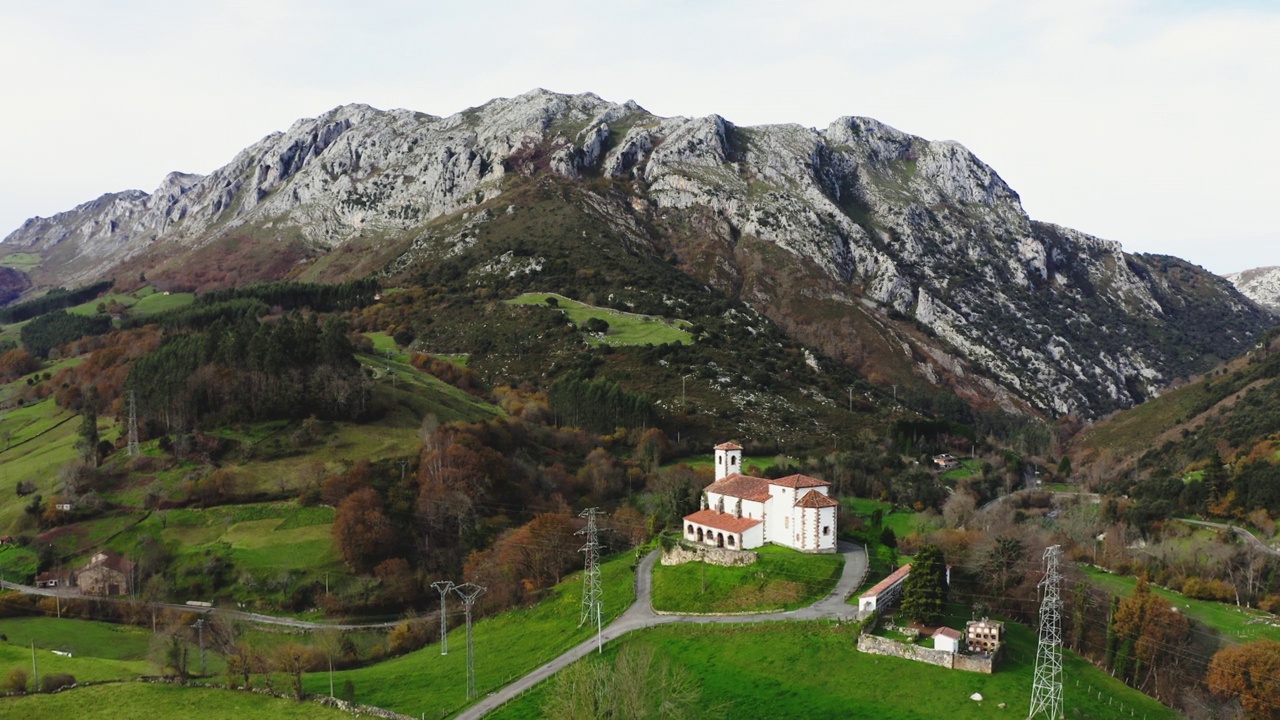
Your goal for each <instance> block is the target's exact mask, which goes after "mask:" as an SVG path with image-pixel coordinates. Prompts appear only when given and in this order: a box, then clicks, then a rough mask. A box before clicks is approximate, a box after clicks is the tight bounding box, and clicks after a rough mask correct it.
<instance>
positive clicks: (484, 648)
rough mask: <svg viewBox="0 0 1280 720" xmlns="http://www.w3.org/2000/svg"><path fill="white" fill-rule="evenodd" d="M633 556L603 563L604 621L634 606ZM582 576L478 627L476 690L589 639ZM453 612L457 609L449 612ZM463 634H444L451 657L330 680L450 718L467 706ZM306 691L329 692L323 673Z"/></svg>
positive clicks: (425, 656)
mask: <svg viewBox="0 0 1280 720" xmlns="http://www.w3.org/2000/svg"><path fill="white" fill-rule="evenodd" d="M634 563H635V554H634V553H622V554H619V555H615V556H614V557H612V558H610V559H608V560H606V561H605V562H603V563H602V564H601V577H602V580H603V582H604V594H603V601H604V615H605V622H606V623H608V622H609V621H610V619H612V618H614V617H616V616H617V615H619V614H621V613H622V611H623V610H625V609H626V608H627V607H628V606H630V605H631V603H632V602H634V601H635V590H634V572H633V569H632V568H633V565H634ZM581 602H582V578H581V575H580V574H575V575H573V576H570V577H569V578H568V579H566V580H565V581H564V582H562V583H560V585H558V586H557V587H555V588H554V589H552V590H551V591H550V592H549V593H548V597H547V598H546V599H544V600H543V601H542V602H540V603H538V604H537V605H535V606H533V607H530V608H526V609H521V610H513V611H510V612H506V613H503V614H501V615H498V616H496V617H493V618H487V619H484V620H480V621H478V622H476V624H475V629H474V642H475V652H476V661H475V668H476V686H477V688H478V689H479V691H480V694H481V695H484V694H485V693H488V692H492V691H494V690H496V689H498V688H499V687H502V686H503V685H506V684H507V683H509V682H511V681H512V680H515V679H516V678H518V677H521V676H523V675H524V674H525V673H527V672H529V671H531V670H533V669H534V668H536V667H538V666H539V665H541V664H543V663H545V662H547V661H548V660H551V659H552V658H555V657H556V656H558V655H560V654H561V653H563V652H564V651H566V650H568V649H569V648H571V647H573V646H574V645H577V644H578V643H581V642H582V641H583V640H586V639H587V638H589V637H591V628H590V627H579V626H578V620H579V613H580V612H581ZM451 607H452V608H453V609H452V610H451V612H457V606H456V605H453V606H451ZM465 647H466V635H465V631H464V630H463V629H461V628H455V629H453V630H452V631H451V632H450V633H449V654H448V655H443V656H442V655H441V654H440V646H439V645H438V644H432V645H428V646H427V647H425V648H423V649H421V650H418V651H416V652H413V653H409V654H408V655H404V656H402V657H398V658H394V659H392V660H387V661H385V662H381V663H378V664H376V665H371V666H369V667H365V668H360V669H357V670H347V671H343V672H339V673H336V674H335V682H337V683H338V684H339V686H341V684H342V683H344V682H345V681H347V680H351V681H352V682H353V683H354V684H355V690H356V701H357V702H360V703H364V704H366V705H376V706H378V707H384V708H388V709H391V710H395V711H396V712H400V713H404V714H406V715H412V716H415V717H417V716H418V715H419V714H421V713H422V712H424V711H425V712H427V713H428V714H429V715H430V716H432V717H443V716H445V715H447V714H448V715H451V714H453V713H455V712H457V711H458V710H460V709H462V708H463V707H465V706H466V705H468V704H469V703H468V702H467V700H466V652H465ZM306 687H307V691H308V692H312V693H322V692H323V693H328V692H329V675H328V673H313V674H310V675H308V676H307V679H306Z"/></svg>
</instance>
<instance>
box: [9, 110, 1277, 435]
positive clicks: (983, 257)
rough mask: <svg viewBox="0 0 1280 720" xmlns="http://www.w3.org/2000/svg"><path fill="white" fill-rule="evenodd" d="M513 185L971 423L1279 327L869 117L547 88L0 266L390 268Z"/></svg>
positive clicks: (68, 238) (958, 154)
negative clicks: (560, 203)
mask: <svg viewBox="0 0 1280 720" xmlns="http://www.w3.org/2000/svg"><path fill="white" fill-rule="evenodd" d="M522 180H529V181H537V182H555V183H570V184H576V185H577V186H579V187H581V188H583V189H584V190H585V192H583V193H582V194H581V197H583V198H584V201H583V202H584V203H585V204H587V205H589V206H590V208H589V209H590V211H591V212H592V213H594V214H596V215H598V216H599V217H600V218H601V219H602V220H603V221H605V222H607V223H608V224H609V225H610V226H611V227H612V228H614V229H615V230H616V234H617V236H618V237H619V238H623V239H622V240H621V241H622V242H625V243H627V244H628V245H629V246H631V247H632V248H634V250H635V251H636V252H646V253H653V254H659V255H663V256H669V257H670V258H671V259H672V261H673V262H676V263H678V264H679V266H680V267H681V268H682V269H684V270H685V271H686V272H688V273H689V274H691V275H694V276H695V277H697V278H699V279H701V280H703V281H705V282H707V283H708V284H711V285H714V286H716V287H719V288H721V289H724V290H726V291H728V292H730V293H731V294H734V295H735V296H737V297H740V298H741V299H742V300H744V301H746V302H748V303H749V304H751V305H752V306H753V307H755V308H757V309H758V310H759V311H761V312H763V313H765V314H766V315H768V316H769V317H771V318H772V319H774V320H775V321H776V322H778V323H779V324H780V325H781V326H782V327H783V328H785V329H786V330H787V331H788V332H789V333H791V334H792V335H793V336H795V337H797V338H798V339H800V340H802V341H804V342H808V343H810V344H811V345H814V346H816V347H818V348H819V349H821V350H823V351H824V352H826V353H827V354H828V355H831V356H832V357H835V358H838V359H840V360H842V361H845V362H847V363H849V364H851V365H853V366H855V367H858V368H859V369H860V370H862V371H863V372H864V373H865V374H867V375H868V376H869V377H871V378H872V379H873V380H876V381H878V382H881V383H884V384H889V383H897V382H904V383H909V382H919V383H927V384H933V385H948V386H951V387H953V388H955V389H956V390H957V392H959V393H960V394H961V395H962V396H964V397H966V398H967V399H968V400H969V401H970V402H972V403H974V404H988V405H999V406H1002V407H1004V408H1006V409H1015V408H1017V407H1020V406H1025V405H1024V403H1025V404H1029V405H1030V406H1032V407H1035V408H1039V409H1040V410H1043V411H1045V412H1048V413H1051V414H1065V413H1082V414H1084V415H1096V414H1100V413H1105V412H1107V411H1110V410H1112V409H1114V408H1118V407H1125V406H1128V405H1132V404H1134V403H1136V402H1140V401H1141V400H1142V399H1143V398H1145V397H1147V396H1149V395H1150V394H1152V393H1154V392H1156V391H1157V390H1158V388H1159V387H1161V386H1162V385H1163V384H1165V383H1166V382H1168V381H1170V380H1172V379H1173V378H1174V377H1176V376H1179V375H1184V374H1189V373H1191V372H1194V371H1196V370H1198V369H1201V368H1202V366H1204V365H1206V364H1208V363H1211V362H1215V361H1217V360H1220V359H1222V358H1223V357H1226V356H1229V355H1233V354H1235V353H1236V352H1238V351H1239V350H1241V349H1243V348H1245V347H1247V346H1249V345H1250V344H1251V342H1252V341H1253V338H1254V337H1255V336H1256V335H1257V333H1259V332H1260V331H1262V330H1263V329H1265V328H1266V327H1267V326H1268V325H1269V324H1270V322H1271V319H1270V318H1269V317H1268V316H1266V314H1265V313H1264V312H1263V311H1261V310H1259V309H1258V308H1257V307H1255V306H1254V305H1252V304H1251V303H1249V302H1248V301H1247V300H1245V299H1244V298H1243V297H1242V296H1241V295H1240V294H1239V293H1238V292H1236V291H1235V289H1234V288H1233V287H1232V286H1231V285H1230V284H1229V283H1228V282H1227V281H1225V280H1223V279H1221V278H1217V277H1215V276H1212V275H1210V274H1209V273H1207V272H1205V271H1203V270H1201V269H1199V268H1197V267H1195V266H1191V265H1189V264H1187V263H1184V262H1182V261H1179V260H1176V259H1174V258H1165V257H1162V256H1147V255H1130V254H1126V253H1124V252H1123V250H1122V248H1121V246H1120V245H1119V244H1118V243H1115V242H1112V241H1107V240H1102V239H1099V238H1095V237H1092V236H1089V235H1086V234H1083V233H1079V232H1076V231H1074V230H1070V229H1067V228H1062V227H1058V226H1055V225H1050V224H1044V223H1038V222H1034V221H1032V220H1031V219H1030V218H1029V217H1028V216H1027V215H1026V213H1025V212H1024V211H1023V209H1022V206H1021V203H1020V201H1019V198H1018V195H1017V193H1016V192H1014V191H1013V190H1012V189H1011V188H1010V187H1009V186H1008V185H1007V184H1006V183H1005V182H1004V181H1003V180H1002V179H1001V178H1000V177H999V175H998V174H997V173H996V172H995V171H994V170H993V169H992V168H990V167H989V166H987V165H985V164H984V163H982V162H981V161H980V160H978V158H976V157H975V156H974V155H973V154H972V153H970V152H969V151H968V150H966V149H965V148H964V147H963V146H961V145H959V144H957V143H954V142H931V141H927V140H924V139H922V138H919V137H915V136H912V135H908V134H906V133H903V132H900V131H898V130H896V129H894V128H891V127H889V126H887V125H884V124H883V123H880V122H878V121H876V120H873V119H870V118H860V117H843V118H840V119H838V120H836V121H835V122H833V123H831V124H830V125H829V126H828V127H827V128H825V129H822V130H818V129H813V128H804V127H800V126H798V125H770V126H760V127H739V126H736V125H734V124H733V123H731V122H729V121H728V120H726V119H724V118H721V117H719V116H716V115H712V116H708V117H703V118H685V117H672V118H662V117H658V116H655V115H652V114H650V113H648V112H647V111H645V110H644V109H643V108H641V107H640V106H639V105H637V104H635V103H634V102H627V103H623V104H616V103H610V102H607V101H604V100H602V99H600V98H599V97H597V96H595V95H592V94H583V95H560V94H556V93H551V92H547V91H544V90H535V91H533V92H530V93H526V94H525V95H521V96H519V97H516V98H503V99H497V100H493V101H491V102H489V103H486V104H485V105H482V106H480V107H477V108H472V109H469V110H466V111H463V112H461V113H457V114H455V115H452V116H449V117H444V118H441V117H434V116H430V115H424V114H421V113H416V112H412V111H408V110H391V111H380V110H375V109H373V108H370V107H368V106H364V105H348V106H343V107H339V108H336V109H334V110H332V111H330V112H328V113H325V114H323V115H321V116H320V117H317V118H314V119H309V120H300V121H298V122H297V123H295V124H294V125H293V126H292V127H291V128H289V129H288V130H287V131H285V132H283V133H275V134H272V135H269V136H267V137H266V138H264V139H263V140H261V141H259V142H258V143H255V144H254V145H252V146H250V147H248V148H246V149H245V150H244V151H242V152H241V153H239V154H238V155H237V156H236V157H235V158H234V159H233V160H232V161H231V162H230V163H229V164H228V165H226V166H224V167H222V168H220V169H218V170H216V171H214V172H213V173H211V174H210V175H208V176H195V175H186V174H181V173H173V174H171V175H169V176H168V177H167V178H166V179H165V181H164V182H163V183H162V185H161V187H160V188H159V189H157V191H156V192H154V193H151V194H147V193H142V192H139V191H127V192H124V193H116V194H111V195H105V196H103V197H102V198H99V199H98V200H95V201H93V202H91V203H86V204H84V205H81V206H79V207H77V208H75V209H74V210H71V211H69V212H67V213H62V214H60V215H57V216H55V217H53V218H47V219H40V218H36V219H32V220H30V221H28V222H27V223H25V224H24V225H23V226H22V227H21V228H19V229H18V230H17V231H15V232H14V233H12V234H11V235H10V236H9V237H7V238H6V239H5V241H4V244H3V245H0V254H5V251H6V250H7V251H9V252H10V253H11V252H15V251H16V252H25V253H35V254H39V255H40V256H41V258H42V263H41V265H40V266H39V267H37V268H36V269H34V270H33V271H32V274H33V277H34V279H35V280H36V282H37V283H38V284H42V285H53V284H75V283H85V282H89V281H91V280H95V279H98V278H101V277H105V276H110V275H111V274H112V273H113V272H116V271H118V270H117V269H118V268H121V267H127V268H129V269H133V268H138V269H142V270H145V271H147V274H148V276H149V277H152V276H155V275H158V276H160V277H163V276H164V275H165V274H166V273H168V274H169V275H170V276H172V277H178V276H179V275H180V273H179V272H178V271H177V270H176V268H180V267H183V266H190V265H193V264H200V263H201V262H202V261H201V260H200V258H202V257H206V256H202V255H201V254H200V253H202V252H210V251H209V250H208V249H209V248H211V247H213V246H216V245H217V244H218V243H219V242H224V241H227V240H228V239H233V240H234V241H235V243H234V245H235V246H236V247H243V246H244V244H245V243H244V241H246V240H247V241H249V242H250V244H253V243H256V244H259V245H262V246H264V247H266V248H268V249H271V248H273V247H277V246H283V245H284V243H286V242H289V243H292V244H291V245H290V247H292V248H294V251H293V252H294V254H293V255H287V254H282V255H281V256H282V257H285V258H286V259H287V260H288V261H289V262H288V263H278V264H277V265H273V266H272V269H271V273H274V274H289V275H297V276H308V275H307V273H309V272H310V273H312V275H311V276H314V277H328V278H330V279H338V277H340V276H341V274H342V272H348V273H351V272H355V271H354V270H353V269H352V268H353V267H355V266H352V265H341V266H339V265H338V264H336V263H332V264H330V265H328V266H326V265H325V262H326V260H327V259H328V258H329V257H333V256H336V255H338V254H340V253H341V252H359V253H361V254H363V255H366V256H368V255H370V254H371V253H372V254H373V255H376V256H377V258H378V260H377V263H376V265H377V266H379V267H384V268H390V271H393V272H395V271H398V272H403V271H408V270H411V269H412V268H415V267H420V266H423V265H424V264H425V265H429V264H431V263H432V262H434V261H435V260H436V259H438V258H439V257H441V256H442V255H447V254H449V253H451V252H456V250H457V249H458V248H460V247H465V246H466V245H467V244H468V243H469V242H472V241H474V238H475V233H476V230H477V228H478V227H480V226H483V225H484V224H485V223H488V222H491V220H492V218H493V217H495V216H496V214H497V213H509V212H519V211H520V210H521V208H518V207H516V206H515V205H514V204H512V203H510V202H508V201H505V200H504V197H505V195H504V193H506V192H507V191H508V190H509V189H510V188H511V187H513V185H514V184H515V183H518V182H521V181H522ZM535 260H536V258H535ZM217 262H221V260H220V259H219V260H217ZM494 262H499V263H501V262H502V259H501V258H495V259H494ZM530 262H531V263H532V264H529V265H528V268H526V269H525V270H523V271H524V272H533V271H536V270H534V269H533V268H535V266H536V262H534V261H530ZM206 264H207V263H206ZM488 265H492V263H486V266H488ZM322 267H323V268H324V269H323V270H321V269H319V268H322ZM359 267H360V268H361V269H362V271H367V270H368V269H369V266H368V262H366V264H364V265H360V266H359ZM309 268H310V269H309ZM341 268H347V269H346V270H342V269H341ZM326 273H327V275H326ZM483 274H484V273H479V275H478V277H479V276H480V275H483ZM477 282H480V280H479V279H478V280H477ZM1206 323H1207V324H1206Z"/></svg>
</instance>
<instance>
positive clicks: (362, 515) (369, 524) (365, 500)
mask: <svg viewBox="0 0 1280 720" xmlns="http://www.w3.org/2000/svg"><path fill="white" fill-rule="evenodd" d="M333 537H334V540H336V541H337V543H338V548H339V549H340V550H341V551H342V556H343V558H344V559H345V560H346V561H347V564H348V565H350V566H351V568H352V569H354V570H356V571H357V572H368V571H369V570H370V569H372V568H373V566H374V565H376V564H377V563H378V562H379V560H380V559H381V558H384V557H386V556H388V555H390V554H391V552H392V551H393V550H394V549H395V547H396V541H397V538H396V532H395V529H394V528H393V527H392V525H391V519H390V518H388V517H387V515H386V513H385V512H384V511H383V505H382V496H380V495H378V492H377V491H376V490H374V489H373V488H369V487H366V488H361V489H359V490H357V491H355V492H353V493H351V495H349V496H347V498H346V499H345V500H343V501H342V503H341V504H339V505H338V511H337V514H336V516H335V517H334V521H333Z"/></svg>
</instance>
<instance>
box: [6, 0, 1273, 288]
mask: <svg viewBox="0 0 1280 720" xmlns="http://www.w3.org/2000/svg"><path fill="white" fill-rule="evenodd" d="M0 37H2V38H3V42H0V69H2V71H0V98H3V110H0V171H2V172H0V236H2V235H7V234H8V233H9V232H10V231H12V230H13V229H15V228H16V227H17V226H18V225H19V224H21V222H22V221H23V220H24V219H26V218H27V217H30V216H33V215H42V216H48V215H52V214H54V213H57V212H60V211H62V210H67V209H70V208H71V207H72V206H74V205H76V204H78V203H81V202H84V201H86V200H90V199H93V198H95V197H97V196H98V195H101V194H102V193H104V192H109V191H116V190H122V189H126V188H139V189H142V190H146V191H151V190H153V189H154V188H155V187H156V186H157V185H158V184H159V182H160V180H161V178H162V177H163V176H164V174H165V173H166V172H168V171H170V170H182V171H186V172H198V173H208V172H209V171H211V170H213V169H214V168H216V167H218V166H220V165H223V164H225V163H226V162H228V161H229V160H230V159H231V158H232V156H234V155H235V153H236V152H237V151H239V150H240V149H242V148H244V147H245V146H247V145H249V144H250V143H253V142H255V141H256V140H258V139H260V138H262V137H263V136H264V135H266V134H268V133H270V132H272V131H275V130H282V129H284V128H287V127H288V126H289V125H290V124H291V123H292V122H293V121H294V120H296V119H297V118H300V117H312V116H315V115H317V114H319V113H321V112H323V111H325V110H327V109H329V108H331V107H333V106H335V105H340V104H345V103H351V102H363V103H368V104H370V105H373V106H375V107H379V108H384V109H385V108H393V107H405V108H411V109H414V110H419V111H423V112H428V113H432V114H435V115H448V114H452V113H454V112H457V111H459V110H462V109H465V108H467V107H472V106H475V105H479V104H481V103H483V102H485V101H487V100H489V99H491V98H493V97H498V96H512V95H518V94H520V93H523V92H525V91H528V90H530V89H532V88H534V87H545V88H547V89H550V90H555V91H559V92H584V91H592V92H595V93H596V94H598V95H600V96H601V97H603V98H605V99H607V100H612V101H616V102H622V101H624V100H627V99H634V100H635V101H636V102H638V103H640V104H641V105H643V106H644V107H645V108H647V109H648V110H650V111H651V112H655V113H657V114H660V115H706V114H710V113H718V114H720V115H723V116H724V117H726V118H727V119H729V120H730V121H732V122H734V123H737V124H740V125H751V124H759V123H774V122H797V123H801V124H803V125H807V126H816V127H825V126H826V125H827V124H828V123H830V122H831V121H832V120H833V119H835V118H837V117H839V116H841V115H867V116H871V117H874V118H877V119H879V120H882V121H884V122H886V123H888V124H890V125H893V126H894V127H897V128H898V129H900V130H904V131H906V132H910V133H914V134H917V135H921V136H924V137H926V138H930V139H950V140H957V141H959V142H961V143H963V144H965V145H966V146H968V147H969V148H970V149H971V150H972V151H973V152H974V153H976V154H977V155H978V157H980V158H981V159H983V160H984V161H985V162H987V163H988V164H990V165H991V166H993V167H994V168H995V169H996V170H997V171H998V172H999V173H1000V175H1001V176H1002V177H1003V178H1004V179H1005V180H1006V181H1007V182H1008V183H1009V184H1010V185H1011V186H1013V188H1014V189H1015V190H1017V191H1018V192H1019V194H1020V195H1021V196H1022V200H1023V204H1024V206H1025V207H1026V209H1027V211H1028V212H1029V213H1030V215H1031V216H1032V217H1033V218H1036V219H1039V220H1047V221H1051V222H1056V223H1060V224H1063V225H1068V226H1070V227H1074V228H1076V229H1078V230H1082V231H1084V232H1088V233H1092V234H1094V235H1099V236H1102V237H1106V238H1110V239H1113V240H1119V241H1120V242H1122V243H1123V244H1124V246H1125V249H1126V250H1129V251H1132V252H1156V253H1167V254H1172V255H1177V256H1180V257H1183V258H1186V259H1188V260H1190V261H1192V262H1195V263H1198V264H1200V265H1203V266H1204V267H1206V268H1208V269H1210V270H1213V271H1215V272H1229V271H1233V270H1241V269H1245V268H1250V267H1257V266H1262V265H1280V223H1278V221H1277V219H1276V213H1275V208H1276V204H1277V194H1278V192H1277V191H1280V180H1277V172H1278V171H1280V136H1278V133H1280V40H1278V39H1280V3H1274V2H1267V1H1264V0H1254V1H1248V0H1219V1H1217V2H1195V1H1193V0H1070V1H1064V0H1048V1H1042V0H1008V1H1006V0H973V1H965V0H895V1H894V2H885V1H884V0H876V2H861V1H849V0H846V1H844V2H804V1H800V0H789V1H787V2H754V1H752V0H724V1H718V0H702V1H696V0H686V1H684V2H676V1H674V0H671V1H667V2H646V1H643V0H633V1H632V2H627V3H613V2H607V1H605V2H602V1H600V0H596V1H595V2H574V1H570V0H562V1H557V0H540V1H538V2H528V1H527V0H526V1H524V2H506V1H498V0H474V1H472V2H465V1H464V2H449V3H444V2H380V1H375V0H365V1H364V2H360V3H354V2H338V1H336V0H334V1H330V0H296V1H294V0H281V1H270V0H253V1H249V2H221V1H217V0H206V1H205V2H199V3H182V2H173V1H172V0H165V1H164V2H143V1H130V0H113V1H112V2H110V3H105V2H101V1H100V0H94V1H92V2H90V1H87V0H86V1H85V2H72V1H59V2H49V1H47V0H0Z"/></svg>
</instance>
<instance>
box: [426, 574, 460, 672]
mask: <svg viewBox="0 0 1280 720" xmlns="http://www.w3.org/2000/svg"><path fill="white" fill-rule="evenodd" d="M431 587H433V588H435V589H436V590H438V591H439V592H440V654H441V655H448V654H449V625H448V622H447V620H446V619H445V614H444V613H445V601H444V600H445V598H446V597H448V596H449V591H450V590H452V589H453V588H454V584H453V581H452V580H437V581H435V582H433V583H431Z"/></svg>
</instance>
